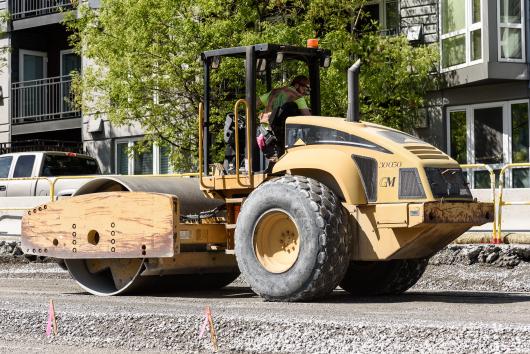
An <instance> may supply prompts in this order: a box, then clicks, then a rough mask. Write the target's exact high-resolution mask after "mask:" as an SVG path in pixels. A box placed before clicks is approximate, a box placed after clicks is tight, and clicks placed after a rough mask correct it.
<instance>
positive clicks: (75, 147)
mask: <svg viewBox="0 0 530 354" xmlns="http://www.w3.org/2000/svg"><path fill="white" fill-rule="evenodd" d="M33 151H64V152H76V153H79V154H83V153H84V150H83V143H81V142H78V141H63V140H50V139H31V140H20V141H13V142H10V143H0V154H9V153H13V152H33Z"/></svg>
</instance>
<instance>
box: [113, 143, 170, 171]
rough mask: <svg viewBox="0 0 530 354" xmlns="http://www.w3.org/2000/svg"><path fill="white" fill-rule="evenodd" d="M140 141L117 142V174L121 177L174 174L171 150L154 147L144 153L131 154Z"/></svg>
mask: <svg viewBox="0 0 530 354" xmlns="http://www.w3.org/2000/svg"><path fill="white" fill-rule="evenodd" d="M138 142H139V140H119V141H117V142H116V150H115V151H116V160H115V162H116V173H117V174H120V175H151V174H168V173H172V171H171V166H170V164H169V154H170V150H169V148H166V147H158V146H156V145H153V146H152V147H151V148H149V149H148V150H145V151H143V152H142V153H131V148H133V147H134V145H135V144H137V143H138Z"/></svg>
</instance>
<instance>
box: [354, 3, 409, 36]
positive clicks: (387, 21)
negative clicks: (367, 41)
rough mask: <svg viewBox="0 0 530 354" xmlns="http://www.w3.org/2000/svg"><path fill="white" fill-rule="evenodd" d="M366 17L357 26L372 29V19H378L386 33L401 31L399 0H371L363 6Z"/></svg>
mask: <svg viewBox="0 0 530 354" xmlns="http://www.w3.org/2000/svg"><path fill="white" fill-rule="evenodd" d="M363 10H364V17H363V18H362V19H361V22H360V24H359V25H357V28H359V29H360V30H366V29H368V30H369V29H370V28H371V27H372V21H377V22H378V23H379V26H380V28H381V29H382V30H383V32H384V34H388V35H394V34H398V33H399V17H400V16H399V3H398V1H397V0H386V1H385V0H381V1H370V2H368V3H367V4H366V5H364V7H363Z"/></svg>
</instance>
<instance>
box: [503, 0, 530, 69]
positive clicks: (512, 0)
mask: <svg viewBox="0 0 530 354" xmlns="http://www.w3.org/2000/svg"><path fill="white" fill-rule="evenodd" d="M497 4H498V9H499V11H498V12H497V14H498V15H497V20H498V21H497V22H498V28H499V33H498V36H499V61H515V62H524V61H525V55H524V51H525V48H524V41H525V38H524V30H523V24H524V2H523V0H498V1H497Z"/></svg>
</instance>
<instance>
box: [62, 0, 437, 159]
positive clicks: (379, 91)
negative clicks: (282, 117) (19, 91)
mask: <svg viewBox="0 0 530 354" xmlns="http://www.w3.org/2000/svg"><path fill="white" fill-rule="evenodd" d="M365 2H366V0H350V1H343V0H275V1H259V0H232V1H226V0H193V1H191V0H120V1H111V0H102V1H101V8H100V9H97V10H94V9H89V8H87V7H81V8H80V13H81V16H79V17H78V19H77V20H72V21H69V22H68V26H69V27H70V28H71V29H72V30H73V31H74V35H72V38H71V40H72V43H73V44H74V46H75V48H76V49H77V50H78V51H79V52H80V53H82V55H83V56H84V57H85V58H87V59H88V60H89V61H90V63H93V64H95V65H88V66H85V69H84V71H83V73H82V75H81V76H79V77H78V78H77V79H76V89H77V90H78V91H79V93H80V94H79V95H77V97H79V100H78V103H79V104H80V105H81V107H82V108H83V110H84V111H85V112H89V113H93V114H96V115H98V114H105V115H107V116H108V118H109V120H110V121H111V122H112V123H113V124H114V125H118V126H120V125H121V126H128V125H136V124H139V125H140V126H141V127H142V128H143V129H144V131H145V132H146V137H145V139H146V141H147V142H148V143H152V142H156V143H158V144H160V145H171V146H173V151H174V154H173V156H172V158H173V163H174V165H176V166H177V167H178V168H179V169H189V168H192V167H193V166H194V164H195V161H194V160H193V156H194V155H195V154H194V152H195V151H196V149H197V145H198V143H197V119H196V116H197V107H198V104H199V102H200V101H201V96H202V92H203V91H202V90H203V85H202V84H203V83H202V76H201V75H202V65H201V63H200V61H199V55H200V53H201V52H202V51H204V50H209V49H217V48H224V47H231V46H239V45H248V44H255V43H278V44H291V45H300V46H304V45H305V42H306V40H307V38H313V37H314V36H315V35H317V36H318V37H319V38H320V44H321V46H322V47H323V48H326V49H330V50H331V51H332V58H333V60H332V65H331V67H330V68H329V69H327V70H323V71H322V78H321V81H322V89H321V91H322V114H323V115H329V116H338V117H344V116H345V112H346V108H347V94H346V92H347V87H346V76H347V75H346V72H347V68H348V67H349V66H350V65H351V64H352V63H353V61H354V59H356V58H360V59H361V60H362V62H363V66H362V70H361V83H360V86H361V114H362V119H363V120H367V121H374V122H377V123H382V124H385V125H388V126H392V127H396V128H398V129H403V130H410V128H411V125H412V122H413V120H414V117H415V114H416V113H415V112H416V109H417V108H418V107H421V106H422V105H423V96H424V93H425V92H426V90H427V89H428V85H429V83H430V82H432V80H431V79H430V78H429V72H430V71H431V70H432V68H433V65H434V63H435V62H436V61H437V50H436V48H434V47H432V46H416V47H412V46H411V45H410V44H409V43H408V41H407V40H406V38H404V37H403V36H394V37H385V36H381V35H379V34H378V33H377V32H374V31H371V32H367V33H363V34H362V35H361V34H360V33H361V32H362V28H359V27H360V23H361V22H362V21H360V20H361V19H362V18H363V16H364V15H363V12H362V5H363V4H364V3H365ZM241 66H242V63H241V62H239V63H236V62H235V61H234V62H230V61H227V63H224V62H223V65H221V70H219V71H216V75H214V76H213V77H212V80H213V81H212V88H213V92H212V96H213V99H214V101H215V104H214V105H213V106H215V107H219V108H218V109H217V110H214V111H213V114H214V115H216V117H217V118H216V119H214V124H217V126H218V127H219V130H221V127H222V120H223V119H224V118H223V116H224V114H222V113H223V112H225V113H226V110H229V107H231V106H232V105H233V102H234V101H235V100H234V99H233V98H234V97H235V96H237V95H238V94H239V95H240V97H242V92H241V89H242V84H243V83H244V81H243V78H242V76H241V75H242V73H243V71H242V67H241ZM291 70H294V71H296V70H299V69H297V68H291ZM261 89H263V88H261ZM214 144H216V146H215V147H214V149H217V151H219V152H220V151H221V150H222V149H221V145H222V143H221V141H220V138H217V140H216V141H214Z"/></svg>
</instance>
